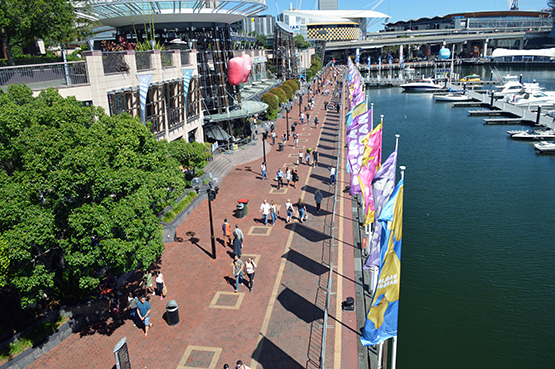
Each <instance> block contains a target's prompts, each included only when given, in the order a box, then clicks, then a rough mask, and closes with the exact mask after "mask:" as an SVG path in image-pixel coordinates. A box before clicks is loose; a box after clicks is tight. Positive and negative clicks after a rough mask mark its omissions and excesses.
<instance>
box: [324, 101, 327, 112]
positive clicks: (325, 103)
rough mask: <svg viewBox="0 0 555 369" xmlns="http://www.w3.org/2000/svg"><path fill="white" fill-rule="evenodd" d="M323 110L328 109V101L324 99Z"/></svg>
mask: <svg viewBox="0 0 555 369" xmlns="http://www.w3.org/2000/svg"><path fill="white" fill-rule="evenodd" d="M324 110H328V102H327V101H324Z"/></svg>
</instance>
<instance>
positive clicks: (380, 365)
mask: <svg viewBox="0 0 555 369" xmlns="http://www.w3.org/2000/svg"><path fill="white" fill-rule="evenodd" d="M382 360H383V342H380V343H379V346H378V369H382V368H383V365H382Z"/></svg>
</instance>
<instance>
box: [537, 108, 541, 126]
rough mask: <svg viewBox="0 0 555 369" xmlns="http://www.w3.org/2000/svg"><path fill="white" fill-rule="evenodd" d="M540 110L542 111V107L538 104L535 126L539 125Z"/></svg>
mask: <svg viewBox="0 0 555 369" xmlns="http://www.w3.org/2000/svg"><path fill="white" fill-rule="evenodd" d="M541 112H542V107H541V106H538V115H536V126H539V125H540V116H541Z"/></svg>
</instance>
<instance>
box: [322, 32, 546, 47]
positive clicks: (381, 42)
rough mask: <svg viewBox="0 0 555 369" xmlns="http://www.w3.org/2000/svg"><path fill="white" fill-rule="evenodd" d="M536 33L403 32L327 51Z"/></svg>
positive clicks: (336, 44) (341, 43) (521, 36)
mask: <svg viewBox="0 0 555 369" xmlns="http://www.w3.org/2000/svg"><path fill="white" fill-rule="evenodd" d="M533 34H536V32H529V31H511V32H484V31H483V30H481V31H480V32H478V31H476V32H464V33H463V32H461V31H458V32H457V30H450V31H449V32H446V31H435V33H434V34H418V35H411V34H410V33H407V32H403V33H402V34H399V33H394V34H391V35H389V34H384V33H379V34H374V35H369V36H368V39H367V40H356V41H336V42H327V43H326V51H336V50H337V51H338V50H346V49H354V48H362V49H376V48H380V47H384V46H394V45H414V44H442V43H444V42H445V43H446V44H457V43H463V42H465V41H482V42H486V40H488V41H489V42H491V41H492V40H506V39H524V38H527V37H534V36H535V35H534V36H533Z"/></svg>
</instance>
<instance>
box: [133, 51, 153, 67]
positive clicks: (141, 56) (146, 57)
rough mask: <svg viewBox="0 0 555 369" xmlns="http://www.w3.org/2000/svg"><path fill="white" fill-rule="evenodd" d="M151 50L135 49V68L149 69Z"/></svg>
mask: <svg viewBox="0 0 555 369" xmlns="http://www.w3.org/2000/svg"><path fill="white" fill-rule="evenodd" d="M151 54H152V52H151V51H135V63H137V70H144V69H150V68H151V66H150V55H151Z"/></svg>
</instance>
